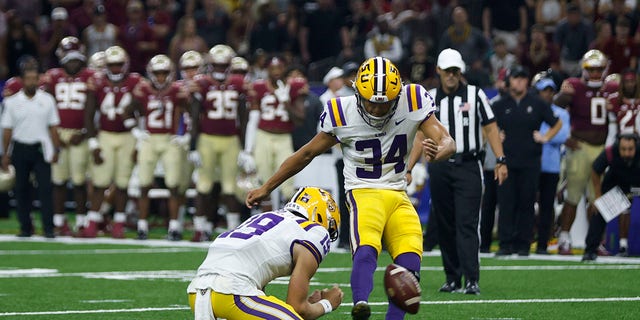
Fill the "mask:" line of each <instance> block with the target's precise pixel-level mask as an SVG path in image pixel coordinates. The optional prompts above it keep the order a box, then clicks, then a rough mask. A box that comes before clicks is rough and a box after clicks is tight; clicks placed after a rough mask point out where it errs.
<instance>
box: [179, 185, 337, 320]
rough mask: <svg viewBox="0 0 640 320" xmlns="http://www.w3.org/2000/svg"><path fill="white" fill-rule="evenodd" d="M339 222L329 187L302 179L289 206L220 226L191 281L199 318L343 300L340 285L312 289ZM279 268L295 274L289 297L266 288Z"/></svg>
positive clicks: (317, 312)
mask: <svg viewBox="0 0 640 320" xmlns="http://www.w3.org/2000/svg"><path fill="white" fill-rule="evenodd" d="M339 226H340V212H339V209H338V205H336V202H335V201H334V200H333V197H332V196H331V194H330V193H328V192H327V191H325V190H322V189H320V188H315V187H303V188H300V190H298V192H297V193H296V194H295V195H294V196H293V198H292V199H291V201H290V202H289V203H287V204H286V205H285V206H284V210H277V211H271V212H264V213H261V214H258V215H255V216H253V217H251V218H249V219H248V220H247V221H245V222H244V223H243V224H241V225H240V226H239V227H238V228H236V229H233V230H230V231H228V232H225V233H223V234H221V235H220V236H218V238H216V240H215V241H213V243H212V244H211V245H210V246H209V253H208V254H207V257H206V259H205V260H204V262H203V263H202V264H201V265H200V267H199V268H198V273H197V276H196V278H195V279H193V281H191V283H190V284H189V287H188V288H187V293H188V294H189V304H190V305H191V308H192V309H193V310H194V312H195V319H196V320H210V319H216V318H217V319H223V318H224V319H227V320H248V319H287V320H298V319H300V320H302V319H316V318H319V317H321V316H323V315H324V314H327V313H329V312H331V311H333V310H334V309H336V308H338V307H339V306H340V303H341V302H342V296H343V292H342V290H341V289H340V288H338V287H337V286H334V287H333V288H330V289H325V290H322V292H320V291H318V290H315V291H314V292H313V293H312V294H311V295H310V296H308V293H309V282H310V281H311V277H313V275H314V274H315V273H316V271H317V270H318V267H319V266H320V263H321V262H322V260H323V259H324V257H325V256H326V255H327V253H329V249H330V248H331V242H333V241H335V240H337V239H338V229H339ZM256 270H260V272H256ZM282 276H290V277H291V278H290V280H289V290H288V292H287V300H286V302H284V301H282V300H280V299H278V298H277V297H274V296H267V295H266V294H265V293H264V291H263V290H264V287H265V286H266V285H267V284H268V283H269V282H271V281H272V280H274V279H275V278H278V277H282Z"/></svg>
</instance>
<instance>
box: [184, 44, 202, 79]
mask: <svg viewBox="0 0 640 320" xmlns="http://www.w3.org/2000/svg"><path fill="white" fill-rule="evenodd" d="M188 68H197V69H198V72H197V73H198V74H200V73H202V72H203V71H204V70H203V68H204V59H203V58H202V55H201V54H200V52H198V51H195V50H189V51H187V52H185V53H183V54H182V56H181V57H180V77H181V78H182V79H186V78H187V75H186V74H185V71H184V69H188Z"/></svg>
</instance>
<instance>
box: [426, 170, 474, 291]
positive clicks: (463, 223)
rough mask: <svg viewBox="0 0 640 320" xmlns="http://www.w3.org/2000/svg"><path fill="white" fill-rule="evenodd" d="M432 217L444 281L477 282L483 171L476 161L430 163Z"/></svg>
mask: <svg viewBox="0 0 640 320" xmlns="http://www.w3.org/2000/svg"><path fill="white" fill-rule="evenodd" d="M429 177H430V178H429V180H430V183H431V204H432V208H433V211H432V214H433V215H434V217H436V219H437V223H438V242H439V244H440V250H441V251H442V264H443V265H444V272H445V274H446V276H447V282H452V281H455V282H456V283H460V284H462V281H461V278H462V276H464V277H465V280H466V281H478V280H479V279H480V262H479V258H478V249H479V246H480V235H479V230H478V229H479V225H478V224H479V220H480V202H481V200H482V169H481V166H480V162H479V161H478V160H462V161H458V162H457V163H456V162H450V161H442V162H436V163H431V164H429Z"/></svg>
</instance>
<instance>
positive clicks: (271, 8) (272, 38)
mask: <svg viewBox="0 0 640 320" xmlns="http://www.w3.org/2000/svg"><path fill="white" fill-rule="evenodd" d="M257 6H258V10H257V12H258V13H257V17H256V22H255V24H254V25H253V28H252V29H251V35H250V37H249V38H250V40H249V50H251V51H255V50H257V49H259V48H260V49H262V50H264V51H266V52H267V53H270V54H274V53H276V52H281V51H282V49H283V47H282V45H283V44H284V42H285V41H286V38H287V29H286V25H283V24H280V23H279V22H278V13H277V11H276V8H275V5H273V4H272V3H271V2H264V3H258V4H257Z"/></svg>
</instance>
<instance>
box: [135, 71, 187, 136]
mask: <svg viewBox="0 0 640 320" xmlns="http://www.w3.org/2000/svg"><path fill="white" fill-rule="evenodd" d="M133 96H134V98H135V99H136V100H138V101H139V102H140V103H141V104H142V105H143V106H144V116H145V121H146V122H145V128H146V129H147V130H148V131H149V132H150V133H154V134H161V133H170V134H176V133H177V129H178V125H179V120H180V111H181V108H180V106H182V105H184V103H185V100H186V92H185V88H184V87H183V86H181V85H180V83H178V82H174V83H172V84H171V86H169V87H168V88H166V89H164V90H161V91H158V90H156V89H155V88H153V86H152V85H151V83H149V82H148V81H140V83H139V84H138V86H137V87H136V88H135V89H134V91H133Z"/></svg>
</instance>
